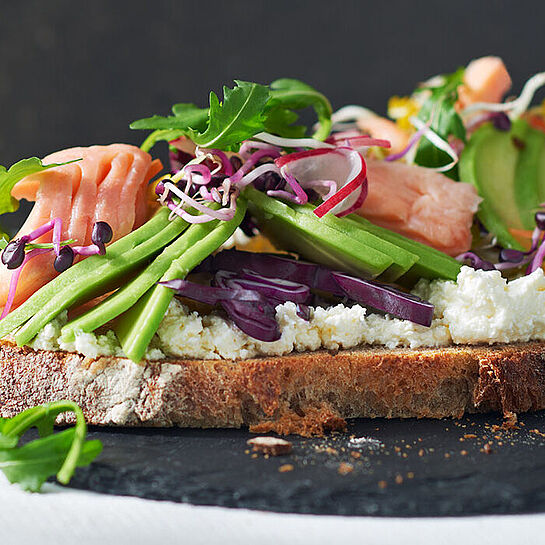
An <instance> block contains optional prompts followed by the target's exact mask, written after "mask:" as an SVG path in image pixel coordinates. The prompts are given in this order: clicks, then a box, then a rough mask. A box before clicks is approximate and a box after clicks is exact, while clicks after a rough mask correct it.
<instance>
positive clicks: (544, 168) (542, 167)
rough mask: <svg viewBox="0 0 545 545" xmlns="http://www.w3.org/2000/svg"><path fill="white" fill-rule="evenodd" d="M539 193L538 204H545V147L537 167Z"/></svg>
mask: <svg viewBox="0 0 545 545" xmlns="http://www.w3.org/2000/svg"><path fill="white" fill-rule="evenodd" d="M537 193H538V203H539V204H541V203H544V202H545V145H544V146H543V149H542V150H541V154H540V156H539V164H538V166H537Z"/></svg>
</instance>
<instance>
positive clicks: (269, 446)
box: [246, 436, 293, 456]
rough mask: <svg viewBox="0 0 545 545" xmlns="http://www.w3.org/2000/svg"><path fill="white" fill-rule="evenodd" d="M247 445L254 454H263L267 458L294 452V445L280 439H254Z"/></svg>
mask: <svg viewBox="0 0 545 545" xmlns="http://www.w3.org/2000/svg"><path fill="white" fill-rule="evenodd" d="M246 443H247V444H248V445H249V446H251V447H252V450H253V451H254V452H261V453H262V454H264V455H265V456H267V455H268V456H285V455H286V454H289V453H290V452H291V451H292V450H293V445H292V443H290V442H289V441H286V440H285V439H281V438H280V437H268V436H265V437H253V438H252V439H248V441H246Z"/></svg>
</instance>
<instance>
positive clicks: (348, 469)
mask: <svg viewBox="0 0 545 545" xmlns="http://www.w3.org/2000/svg"><path fill="white" fill-rule="evenodd" d="M337 471H338V472H339V475H348V474H349V473H352V471H354V466H353V465H352V464H347V463H345V462H342V463H340V464H339V469H338V470H337Z"/></svg>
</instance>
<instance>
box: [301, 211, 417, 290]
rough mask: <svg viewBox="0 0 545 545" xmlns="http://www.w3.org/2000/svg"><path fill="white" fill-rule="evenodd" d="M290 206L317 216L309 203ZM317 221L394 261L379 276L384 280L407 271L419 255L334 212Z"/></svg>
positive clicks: (389, 279) (395, 277)
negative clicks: (339, 216)
mask: <svg viewBox="0 0 545 545" xmlns="http://www.w3.org/2000/svg"><path fill="white" fill-rule="evenodd" d="M290 207H291V208H292V209H294V210H296V211H297V212H298V213H300V214H306V215H307V216H310V217H312V218H313V219H314V220H316V219H317V216H316V215H315V214H314V208H315V207H314V206H312V205H311V204H307V205H304V206H300V205H296V204H293V205H292V204H290ZM319 221H321V222H322V223H324V224H325V225H327V226H328V227H331V228H332V229H335V230H336V231H339V232H341V233H344V234H345V235H347V236H349V237H351V238H352V239H354V240H357V241H358V242H360V243H361V244H363V245H364V246H369V247H371V248H374V249H375V250H378V251H380V252H382V253H384V254H386V255H388V256H390V257H391V258H392V259H393V260H394V262H393V263H392V265H390V267H388V269H386V271H384V273H382V274H381V276H380V279H381V280H384V281H386V282H394V281H395V280H397V279H398V278H399V277H400V276H403V275H404V274H405V273H406V272H407V271H409V270H410V269H411V267H412V266H413V265H414V264H415V263H416V262H417V261H418V260H419V257H418V256H417V255H415V254H414V253H413V252H411V251H410V250H408V249H406V248H402V247H400V246H398V245H396V244H395V243H394V242H392V241H389V240H386V239H385V238H384V237H380V236H377V235H376V234H375V233H373V232H372V231H371V230H369V229H362V228H361V226H360V225H359V224H357V223H354V222H353V221H350V220H347V219H346V218H338V217H337V216H335V215H334V214H326V215H325V216H323V217H322V218H320V219H319Z"/></svg>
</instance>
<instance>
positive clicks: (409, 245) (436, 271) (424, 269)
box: [346, 214, 462, 280]
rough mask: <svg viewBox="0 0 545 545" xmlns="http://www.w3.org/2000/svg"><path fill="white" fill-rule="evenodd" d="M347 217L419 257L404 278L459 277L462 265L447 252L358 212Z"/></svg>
mask: <svg viewBox="0 0 545 545" xmlns="http://www.w3.org/2000/svg"><path fill="white" fill-rule="evenodd" d="M346 219H347V220H348V221H352V222H356V223H357V224H358V225H359V226H360V227H361V228H362V229H366V230H368V231H369V232H371V233H374V234H375V235H377V236H378V237H380V238H382V239H384V240H388V241H390V242H392V243H393V244H396V245H398V246H400V247H401V248H405V249H406V250H408V251H410V252H413V253H414V254H415V255H417V256H418V257H419V260H418V261H417V262H416V263H415V264H414V265H413V267H412V268H411V269H410V271H409V274H408V275H407V278H404V280H407V279H408V278H409V277H410V278H411V279H413V278H414V279H416V278H427V279H429V280H433V279H434V278H443V279H445V280H456V278H457V277H458V273H459V272H460V269H461V267H462V265H461V263H460V262H458V261H456V259H454V258H452V257H450V256H448V255H447V254H445V253H443V252H440V251H439V250H436V249H435V248H432V247H431V246H426V245H425V244H422V243H420V242H417V241H416V240H412V239H410V238H407V237H405V236H403V235H400V234H398V233H395V232H394V231H390V230H389V229H385V228H384V227H379V226H378V225H375V224H374V223H371V222H370V221H369V220H367V219H365V218H362V217H361V216H358V215H357V214H350V215H349V216H347V217H346Z"/></svg>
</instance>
